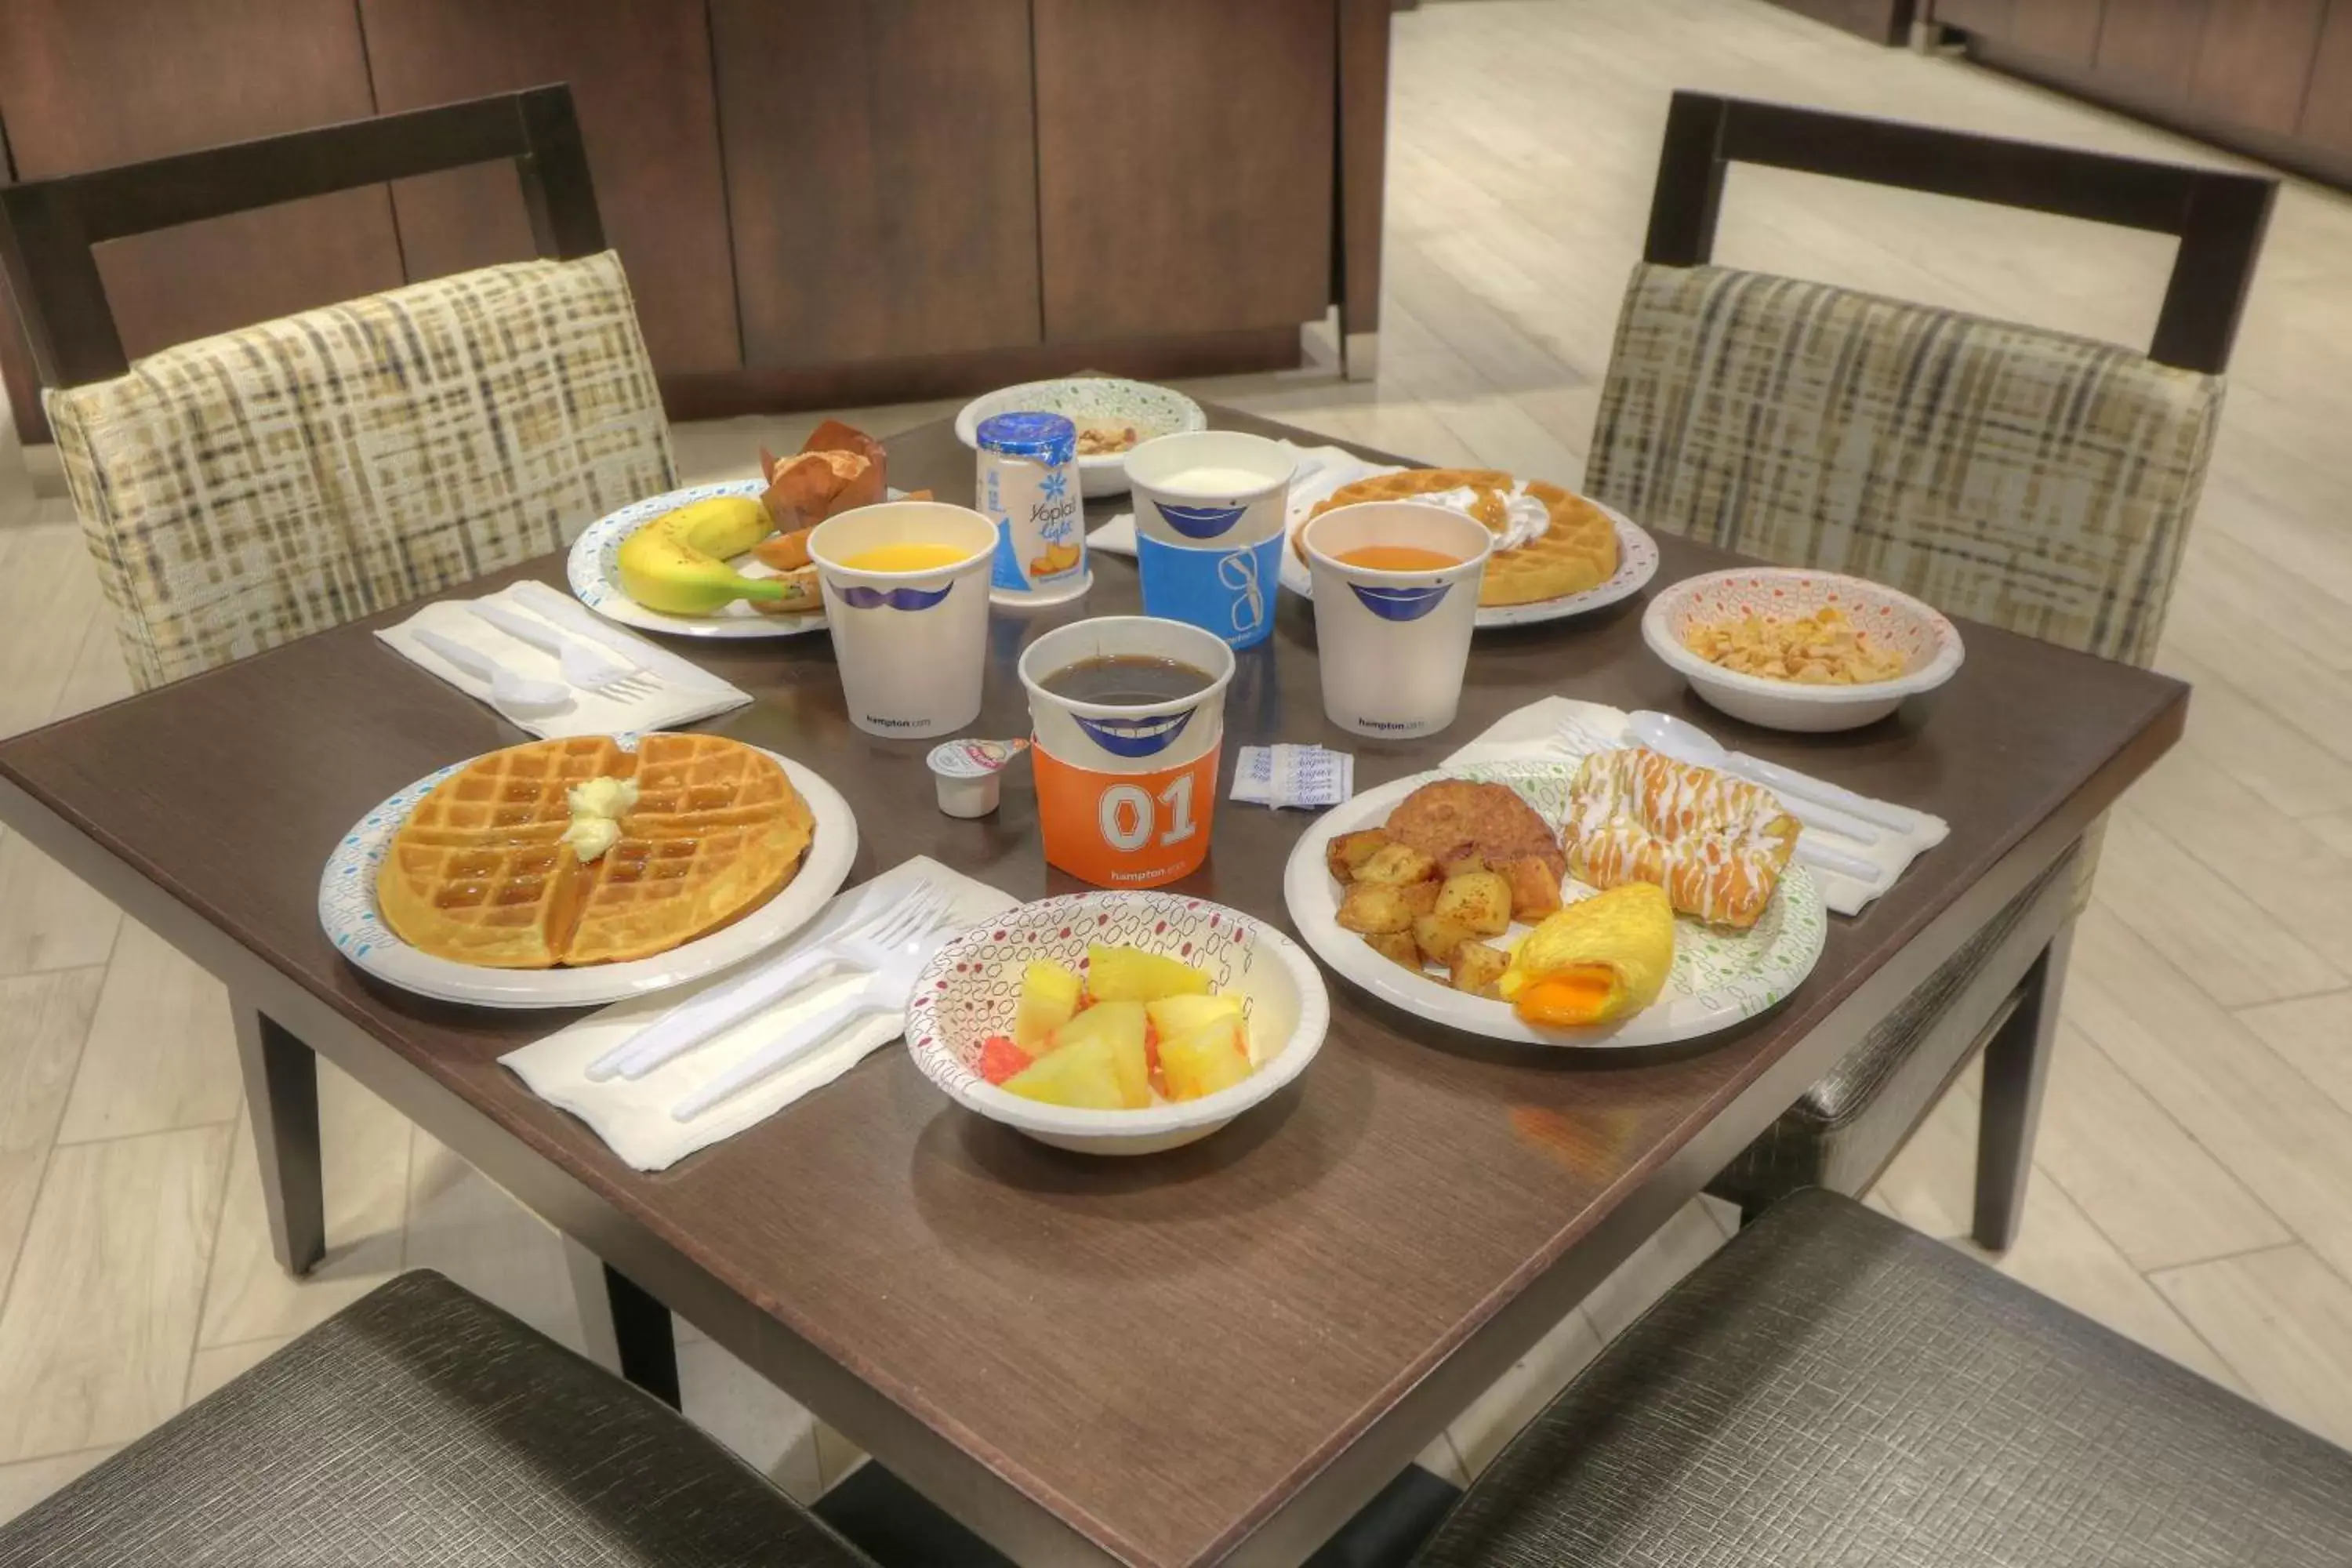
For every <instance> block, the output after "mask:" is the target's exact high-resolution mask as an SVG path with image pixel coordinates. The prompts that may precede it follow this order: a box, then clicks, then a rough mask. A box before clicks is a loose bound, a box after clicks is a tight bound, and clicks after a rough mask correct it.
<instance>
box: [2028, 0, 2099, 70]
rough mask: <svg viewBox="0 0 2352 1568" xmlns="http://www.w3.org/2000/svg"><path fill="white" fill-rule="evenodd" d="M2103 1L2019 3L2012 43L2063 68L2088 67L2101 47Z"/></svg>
mask: <svg viewBox="0 0 2352 1568" xmlns="http://www.w3.org/2000/svg"><path fill="white" fill-rule="evenodd" d="M2100 4H2101V0H2016V7H2015V9H2014V10H2013V11H2012V12H2011V16H2010V21H2009V41H2010V42H2011V43H2012V44H2014V45H2016V46H2017V47H2019V48H2021V49H2023V50H2025V51H2026V52H2027V53H2029V54H2032V55H2036V56H2039V57H2040V58H2042V59H2045V60H2055V61H2058V62H2059V63H2061V64H2063V65H2070V66H2087V65H2089V64H2090V63H2091V57H2092V56H2093V55H2095V54H2096V53H2097V52H2098V47H2099V7H2100Z"/></svg>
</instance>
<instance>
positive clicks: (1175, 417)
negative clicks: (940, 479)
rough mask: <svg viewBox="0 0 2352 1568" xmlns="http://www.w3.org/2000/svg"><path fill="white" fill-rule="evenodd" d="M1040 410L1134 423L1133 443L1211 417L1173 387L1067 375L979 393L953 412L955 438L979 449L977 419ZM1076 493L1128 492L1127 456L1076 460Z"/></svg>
mask: <svg viewBox="0 0 2352 1568" xmlns="http://www.w3.org/2000/svg"><path fill="white" fill-rule="evenodd" d="M1021 413H1044V414H1061V415H1066V416H1069V417H1070V418H1072V419H1118V420H1122V421H1125V422H1127V423H1129V424H1131V425H1133V426H1135V432H1136V436H1137V437H1138V442H1137V444H1138V445H1141V444H1142V442H1144V441H1150V440H1153V439H1155V438H1157V437H1161V436H1173V435H1175V434H1177V433H1178V432H1179V431H1183V430H1205V429H1207V428H1208V427H1209V416H1207V415H1206V414H1203V413H1202V411H1201V405H1199V404H1197V403H1195V402H1193V401H1192V399H1191V398H1189V397H1187V396H1185V395H1183V394H1182V393H1181V392H1178V391H1176V390H1175V389H1174V388H1172V387H1166V386H1154V385H1153V384H1151V383H1150V382H1148V381H1121V380H1119V379H1118V378H1117V377H1115V376H1107V375H1070V376H1064V377H1063V378H1062V379H1060V380H1059V381H1029V382H1024V383H1022V384H1020V385H1019V386H1006V387H1000V388H998V389H997V390H996V391H994V392H988V393H982V395H980V396H978V397H975V398H973V399H972V400H971V402H970V403H967V404H965V405H963V412H961V414H958V415H957V416H956V422H955V429H956V437H957V439H959V440H961V442H962V443H963V444H964V445H965V446H967V447H971V449H972V450H974V451H975V452H976V451H978V450H979V449H980V422H981V421H982V420H983V419H988V418H992V417H994V416H996V415H999V414H1021ZM1078 493H1079V494H1080V495H1082V496H1085V497H1086V498H1087V499H1088V500H1092V499H1093V498H1094V497H1096V496H1116V495H1124V494H1126V493H1127V454H1126V453H1124V452H1108V453H1105V454H1104V455H1103V456H1101V457H1098V458H1079V459H1078Z"/></svg>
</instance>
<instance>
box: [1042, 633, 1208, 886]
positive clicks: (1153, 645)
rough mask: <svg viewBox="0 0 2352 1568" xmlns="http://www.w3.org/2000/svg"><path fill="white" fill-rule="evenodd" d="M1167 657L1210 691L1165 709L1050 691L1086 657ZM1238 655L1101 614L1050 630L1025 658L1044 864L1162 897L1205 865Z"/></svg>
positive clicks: (1189, 636) (1202, 636) (1199, 637)
mask: <svg viewBox="0 0 2352 1568" xmlns="http://www.w3.org/2000/svg"><path fill="white" fill-rule="evenodd" d="M1123 657H1127V658H1172V659H1176V660H1179V661H1181V662H1182V663H1185V664H1189V665H1191V666H1192V667H1193V668H1196V669H1201V670H1205V671H1207V672H1208V675H1209V677H1210V682H1209V685H1208V687H1207V688H1206V689H1204V690H1201V691H1196V692H1193V693H1192V694H1191V695H1190V696H1186V697H1180V698H1177V699H1174V700H1171V701H1167V702H1149V703H1103V702H1079V701H1076V700H1072V699H1069V698H1066V697H1061V696H1057V695H1055V693H1053V692H1051V691H1048V690H1046V689H1045V686H1044V684H1043V683H1044V682H1045V680H1046V679H1048V678H1049V677H1051V676H1053V675H1054V674H1055V673H1056V672H1057V671H1060V670H1063V669H1066V668H1069V667H1070V666H1071V665H1074V664H1079V663H1083V662H1085V661H1086V660H1087V659H1093V658H1123ZM1233 678H1234V656H1233V650H1232V649H1231V648H1230V647H1227V646H1226V644H1225V642H1224V640H1223V638H1221V637H1216V636H1214V635H1213V634H1211V633H1209V632H1205V631H1202V629H1200V628H1199V627H1197V626H1186V625H1184V624H1182V623H1181V622H1178V621H1170V620H1160V619H1154V618H1152V617H1150V616H1101V617H1099V618H1097V619H1095V620H1088V621H1079V622H1076V624H1074V625H1071V626H1062V627H1059V628H1057V629H1055V630H1054V631H1050V632H1047V633H1046V634H1045V636H1044V637H1039V638H1038V639H1037V640H1036V641H1035V642H1034V643H1031V644H1030V645H1029V647H1028V649H1027V650H1026V651H1025V652H1024V653H1023V654H1022V656H1021V683H1022V685H1024V687H1026V688H1027V689H1028V691H1029V715H1030V720H1031V722H1032V723H1034V725H1035V727H1036V743H1035V744H1034V746H1033V747H1031V749H1030V752H1029V756H1030V761H1031V763H1032V764H1033V769H1032V771H1033V772H1034V774H1035V777H1036V782H1037V826H1038V831H1039V834H1040V836H1041V837H1043V838H1044V839H1045V861H1046V863H1047V864H1048V865H1051V866H1056V867H1059V868H1061V869H1063V870H1065V871H1067V872H1069V873H1070V874H1071V875H1072V876H1074V877H1076V878H1078V879H1081V880H1084V881H1087V882H1091V883H1093V884H1094V885H1095V886H1096V887H1098V888H1157V887H1159V886H1160V885H1161V884H1163V883H1167V882H1172V881H1175V880H1176V879H1179V878H1181V877H1188V876H1191V875H1192V873H1193V872H1194V871H1196V870H1198V869H1200V867H1201V862H1202V860H1203V859H1205V858H1207V857H1208V853H1209V833H1210V826H1211V823H1212V821H1213V818H1214V816H1215V814H1216V805H1217V763H1218V758H1219V754H1220V752H1221V751H1222V748H1223V741H1224V730H1225V689H1226V687H1227V686H1228V685H1229V684H1230V683H1231V682H1232V680H1233Z"/></svg>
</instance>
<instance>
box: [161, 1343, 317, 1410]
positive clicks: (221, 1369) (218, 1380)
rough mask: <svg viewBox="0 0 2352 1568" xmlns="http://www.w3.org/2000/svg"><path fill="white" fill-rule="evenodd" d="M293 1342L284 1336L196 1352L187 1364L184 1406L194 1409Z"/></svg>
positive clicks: (215, 1346) (210, 1347)
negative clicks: (216, 1391)
mask: <svg viewBox="0 0 2352 1568" xmlns="http://www.w3.org/2000/svg"><path fill="white" fill-rule="evenodd" d="M293 1342H294V1336H293V1335H291V1334H284V1335H279V1336H278V1337H275V1338H272V1339H266V1340H245V1341H242V1342H239V1343H236V1344H233V1345H210V1346H207V1347H205V1349H203V1350H200V1351H198V1352H196V1353H195V1354H194V1356H192V1357H190V1358H189V1361H188V1394H187V1400H186V1403H188V1404H190V1405H194V1403H195V1402H196V1401H197V1400H199V1399H202V1398H203V1397H204V1396H205V1394H210V1393H212V1392H213V1391H214V1390H215V1389H217V1388H219V1387H220V1386H221V1385H222V1384H226V1383H229V1382H231V1381H233V1380H234V1379H236V1378H237V1377H239V1376H241V1375H242V1374H244V1373H247V1372H249V1371H251V1370H252V1369H253V1368H255V1367H257V1366H258V1365H260V1364H261V1363H263V1362H265V1361H267V1360H268V1359H269V1357H271V1356H273V1355H275V1354H277V1353H278V1352H279V1351H281V1350H283V1349H285V1348H286V1347H287V1346H288V1345H289V1344H291V1343H293Z"/></svg>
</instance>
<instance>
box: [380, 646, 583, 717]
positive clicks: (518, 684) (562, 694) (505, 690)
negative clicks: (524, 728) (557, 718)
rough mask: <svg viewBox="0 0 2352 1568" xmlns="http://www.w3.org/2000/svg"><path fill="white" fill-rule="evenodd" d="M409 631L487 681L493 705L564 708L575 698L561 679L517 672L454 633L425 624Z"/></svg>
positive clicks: (469, 673) (436, 650) (440, 653)
mask: <svg viewBox="0 0 2352 1568" xmlns="http://www.w3.org/2000/svg"><path fill="white" fill-rule="evenodd" d="M409 635H410V636H412V637H415V639H416V640H417V642H418V643H419V644H421V645H422V646H423V647H425V648H426V649H427V650H429V651H431V652H433V653H436V654H438V655H440V657H441V658H443V659H445V660H446V661H447V662H448V663H450V664H453V665H456V666H457V668H459V669H462V670H464V671H465V672H466V673H467V675H470V676H472V677H474V678H475V679H477V680H487V681H488V682H489V683H490V703H491V706H493V707H496V708H499V709H507V708H562V707H565V706H567V705H569V704H570V702H571V701H572V689H571V688H570V687H568V686H565V685H564V684H562V682H561V681H555V680H534V679H531V678H530V676H528V675H518V674H516V673H515V672H514V671H513V670H511V669H509V668H507V667H506V666H505V665H504V664H502V663H500V662H499V660H497V659H495V658H491V657H490V656H489V655H488V654H486V653H484V652H483V651H482V650H481V649H479V648H475V647H467V646H466V645H465V644H464V643H461V642H459V641H458V640H457V638H455V637H444V636H442V635H441V634H440V633H439V632H436V631H434V630H432V629H431V628H429V627H426V626H412V627H410V628H409Z"/></svg>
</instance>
